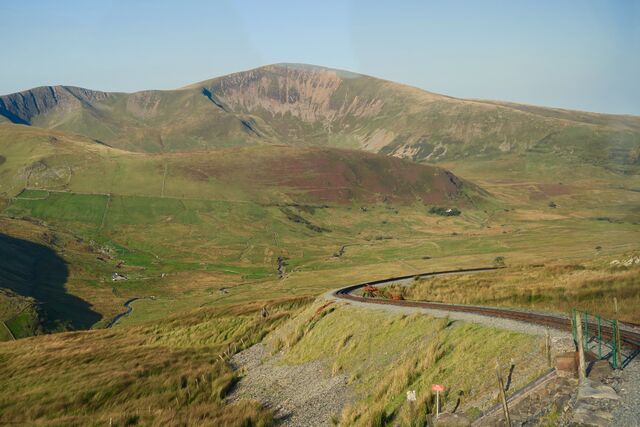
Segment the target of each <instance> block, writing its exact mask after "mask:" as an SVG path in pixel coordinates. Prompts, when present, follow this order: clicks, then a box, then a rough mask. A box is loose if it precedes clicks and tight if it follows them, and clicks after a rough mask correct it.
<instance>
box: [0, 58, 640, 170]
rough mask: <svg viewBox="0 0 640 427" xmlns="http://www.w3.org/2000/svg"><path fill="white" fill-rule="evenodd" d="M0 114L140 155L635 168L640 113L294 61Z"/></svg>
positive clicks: (28, 94) (15, 103)
mask: <svg viewBox="0 0 640 427" xmlns="http://www.w3.org/2000/svg"><path fill="white" fill-rule="evenodd" d="M0 117H3V119H4V121H5V122H7V121H10V122H12V123H18V124H27V125H32V126H38V127H44V128H49V129H59V130H63V131H68V132H73V133H79V134H82V135H85V136H87V137H89V138H93V139H96V140H99V141H101V142H104V143H106V144H109V145H112V146H114V147H119V148H123V149H127V150H133V151H143V152H163V151H193V150H199V149H212V148H221V147H229V146H238V145H263V144H288V145H305V146H308V145H321V146H326V145H329V146H338V147H343V148H354V149H359V150H366V151H371V152H376V153H382V154H388V155H393V156H398V157H404V158H410V159H412V160H416V161H431V162H433V161H441V160H455V159H465V158H496V157H504V156H512V155H523V154H524V155H526V154H527V153H529V152H543V153H548V154H552V155H553V156H556V157H566V158H567V160H568V161H574V160H575V161H579V162H585V161H586V162H590V163H594V164H599V165H603V166H605V167H608V168H612V169H615V170H621V171H627V172H628V171H631V172H634V171H635V170H636V169H637V167H638V166H639V165H640V118H639V117H634V116H616V115H605V114H595V113H584V112H576V111H569V110H561V109H550V108H543V107H534V106H528V105H519V104H513V103H501V102H495V101H478V100H463V99H456V98H451V97H447V96H443V95H437V94H433V93H429V92H426V91H423V90H420V89H416V88H412V87H408V86H405V85H401V84H397V83H393V82H389V81H384V80H380V79H376V78H373V77H369V76H365V75H360V74H355V73H349V72H345V71H338V70H332V69H327V68H321V67H315V66H308V65H299V64H277V65H270V66H265V67H260V68H257V69H254V70H249V71H245V72H240V73H235V74H231V75H228V76H223V77H219V78H215V79H212V80H207V81H204V82H200V83H196V84H194V85H190V86H187V87H184V88H181V89H177V90H170V91H143V92H136V93H132V94H125V93H105V92H97V91H90V90H86V89H80V88H73V87H66V86H56V87H44V88H36V89H32V90H29V91H25V92H20V93H16V94H11V95H6V96H2V97H0ZM583 141H586V142H585V143H584V144H583Z"/></svg>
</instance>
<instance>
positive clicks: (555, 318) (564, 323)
mask: <svg viewBox="0 0 640 427" xmlns="http://www.w3.org/2000/svg"><path fill="white" fill-rule="evenodd" d="M497 269H498V267H482V268H469V269H456V270H446V271H436V272H431V273H421V274H412V275H407V276H400V277H393V278H389V279H382V280H376V281H373V282H366V283H360V284H357V285H351V286H346V287H344V288H340V289H337V290H335V291H333V292H332V293H331V294H332V295H333V296H334V297H335V298H339V299H342V300H347V301H358V302H364V303H368V304H381V305H395V306H399V307H417V308H426V309H435V310H443V311H452V312H463V313H472V314H479V315H483V316H489V317H499V318H503V319H510V320H517V321H520V322H525V323H530V324H535V325H541V326H547V327H550V328H554V329H558V330H560V331H569V332H571V330H572V324H571V319H570V318H569V317H566V316H561V315H553V314H541V313H532V312H527V311H522V310H514V309H507V308H495V307H484V306H478V305H463V304H447V303H439V302H429V301H408V300H392V299H383V298H368V297H362V296H359V295H354V292H355V291H357V290H359V289H361V288H364V287H365V286H375V287H377V286H386V285H390V284H394V283H410V281H411V280H414V279H420V278H426V277H434V276H447V275H453V274H468V273H480V272H486V271H493V270H497ZM592 324H593V323H591V322H590V323H589V327H590V328H591V325H592ZM620 325H621V327H620V340H621V341H622V342H623V344H626V345H628V346H630V347H633V348H634V350H640V325H636V324H632V323H628V322H625V323H620ZM601 332H602V336H603V338H605V339H611V335H612V329H611V327H609V326H605V325H602V326H601Z"/></svg>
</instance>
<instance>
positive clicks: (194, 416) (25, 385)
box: [0, 299, 305, 426]
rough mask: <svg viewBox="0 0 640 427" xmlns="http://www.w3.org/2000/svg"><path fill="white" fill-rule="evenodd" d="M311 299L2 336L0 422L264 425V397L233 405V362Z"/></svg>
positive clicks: (270, 420) (270, 421) (269, 419)
mask: <svg viewBox="0 0 640 427" xmlns="http://www.w3.org/2000/svg"><path fill="white" fill-rule="evenodd" d="M304 304H305V300H303V299H302V300H301V299H289V300H282V301H273V302H272V303H271V305H270V313H271V314H270V316H269V317H267V318H266V319H264V318H262V317H261V316H260V308H261V304H257V303H256V304H248V305H245V306H242V307H240V306H228V307H222V308H218V309H215V310H213V309H200V310H195V311H191V312H189V313H187V314H182V315H178V316H173V317H172V318H169V319H167V320H166V321H164V322H159V323H156V324H149V325H144V326H138V327H131V328H118V329H115V330H97V331H88V332H73V333H61V334H54V335H47V336H41V337H33V338H28V339H23V340H19V341H15V342H11V343H3V344H0V361H1V362H2V363H0V376H1V377H2V378H3V381H2V384H3V387H2V388H0V424H21V425H25V424H29V425H32V424H38V425H108V423H110V422H111V423H113V425H197V424H206V425H221V426H249V425H251V426H267V425H272V424H273V416H272V414H271V412H270V411H268V410H265V409H263V408H261V407H260V406H259V405H258V404H257V403H252V402H244V401H243V402H240V403H238V404H234V405H229V404H226V403H225V401H224V398H225V396H226V395H227V393H228V392H229V390H230V389H231V388H232V387H233V385H234V383H235V381H236V380H237V378H236V375H235V373H234V372H233V370H232V369H231V368H230V367H229V365H228V364H227V359H228V357H230V356H231V355H232V354H233V353H234V352H235V351H239V350H241V349H243V348H246V347H248V346H250V345H252V344H254V343H256V342H258V341H260V340H261V339H262V337H263V336H264V334H266V333H268V332H269V331H271V330H273V329H274V328H276V327H277V326H278V325H279V324H281V323H282V322H283V321H285V320H286V319H288V318H289V317H290V316H291V315H292V314H294V313H296V312H298V311H299V310H300V308H301V307H302V306H304Z"/></svg>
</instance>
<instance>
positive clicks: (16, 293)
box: [0, 233, 102, 337]
mask: <svg viewBox="0 0 640 427" xmlns="http://www.w3.org/2000/svg"><path fill="white" fill-rule="evenodd" d="M68 275H69V270H68V268H67V265H66V263H65V262H64V260H63V259H62V258H60V256H59V255H58V254H56V253H55V252H54V251H53V250H51V249H50V248H48V247H46V246H43V245H40V244H37V243H33V242H29V241H26V240H21V239H17V238H14V237H11V236H7V235H5V234H2V233H0V290H1V291H2V292H3V296H4V298H2V304H3V305H4V310H3V313H0V314H3V315H4V318H3V319H0V320H4V321H5V322H6V323H7V325H8V326H9V328H10V329H11V330H12V333H13V335H14V336H16V337H21V336H27V335H32V334H33V333H35V332H38V331H39V330H42V329H44V330H45V331H53V330H65V329H66V330H69V329H72V330H73V329H88V328H90V327H91V326H92V325H93V324H94V323H96V322H97V321H98V320H100V319H101V317H102V316H101V315H99V314H98V313H96V312H94V311H93V310H92V309H91V306H90V305H89V304H88V303H87V302H86V301H83V300H82V299H80V298H78V297H77V296H74V295H71V294H69V293H68V292H67V290H66V289H65V283H66V282H67V277H68ZM16 308H17V310H15V309H16Z"/></svg>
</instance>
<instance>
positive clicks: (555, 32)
mask: <svg viewBox="0 0 640 427" xmlns="http://www.w3.org/2000/svg"><path fill="white" fill-rule="evenodd" d="M0 39H1V40H2V41H3V42H4V46H3V47H2V51H1V53H0V93H2V94H5V93H10V92H15V91H18V90H22V89H27V88H30V87H34V86H41V85H51V84H69V85H76V86H83V87H88V88H92V89H101V90H117V91H136V90H142V89H170V88H176V87H180V86H183V85H186V84H189V83H193V82H196V81H200V80H205V79H208V78H211V77H214V76H218V75H222V74H227V73H230V72H234V71H240V70H244V69H249V68H253V67H257V66H260V65H264V64H269V63H275V62H303V63H310V64H317V65H324V66H329V67H335V68H342V69H348V70H352V71H356V72H361V73H365V74H370V75H373V76H377V77H381V78H385V79H389V80H394V81H398V82H402V83H407V84H410V85H414V86H418V87H420V88H423V89H427V90H430V91H433V92H439V93H444V94H448V95H452V96H458V97H469V98H489V99H501V100H510V101H517V102H525V103H532V104H540V105H548V106H557V107H565V108H574V109H581V110H588V111H601V112H611V113H630V114H637V115H640V1H634V0H629V1H615V0H602V1H590V0H581V1H561V0H560V1H551V0H537V1H534V0H531V1H520V0H507V1H475V0H468V1H455V0H443V1H427V0H422V1H418V0H416V1H401V0H395V1H388V2H382V1H374V0H369V1H365V0H362V1H360V0H352V1H349V0H342V1H334V0H323V1H305V0H297V1H284V0H270V1H267V0H251V1H223V0H211V1H186V0H184V1H177V0H176V1H161V0H120V1H97V0H93V1H92V0H86V1H80V0H78V1H69V0H55V1H53V0H52V1H48V0H41V1H35V0H21V1H10V0H0Z"/></svg>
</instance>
